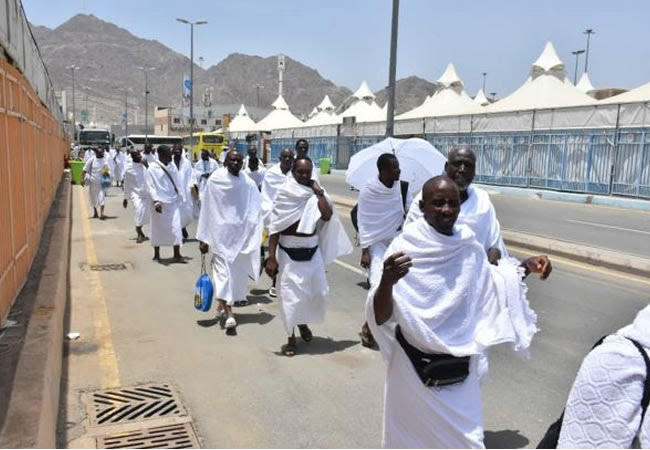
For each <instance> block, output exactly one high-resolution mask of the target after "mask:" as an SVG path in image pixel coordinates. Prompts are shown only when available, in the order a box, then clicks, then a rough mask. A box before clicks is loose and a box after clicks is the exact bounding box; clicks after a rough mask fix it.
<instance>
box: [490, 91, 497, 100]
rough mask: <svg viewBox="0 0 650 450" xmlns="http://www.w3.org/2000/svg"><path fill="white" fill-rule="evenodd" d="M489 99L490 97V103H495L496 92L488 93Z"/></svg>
mask: <svg viewBox="0 0 650 450" xmlns="http://www.w3.org/2000/svg"><path fill="white" fill-rule="evenodd" d="M490 97H492V101H495V100H496V99H497V93H496V92H490Z"/></svg>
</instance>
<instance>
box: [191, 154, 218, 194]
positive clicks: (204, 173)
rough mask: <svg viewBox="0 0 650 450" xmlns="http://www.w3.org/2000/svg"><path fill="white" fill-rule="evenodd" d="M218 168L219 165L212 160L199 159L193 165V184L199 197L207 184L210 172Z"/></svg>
mask: <svg viewBox="0 0 650 450" xmlns="http://www.w3.org/2000/svg"><path fill="white" fill-rule="evenodd" d="M218 168H219V163H217V162H216V161H215V160H214V159H212V158H208V160H207V161H205V160H203V159H199V160H198V161H197V162H196V164H194V183H196V185H197V186H198V187H199V195H201V194H202V193H203V190H204V189H205V186H206V185H207V184H208V178H209V177H210V175H212V172H214V171H215V170H217V169H218Z"/></svg>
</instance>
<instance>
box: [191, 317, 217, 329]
mask: <svg viewBox="0 0 650 450" xmlns="http://www.w3.org/2000/svg"><path fill="white" fill-rule="evenodd" d="M220 320H221V319H217V318H216V317H213V318H212V319H201V320H197V321H196V324H197V325H198V326H200V327H203V328H210V327H213V326H215V325H216V324H218V323H219V321H220Z"/></svg>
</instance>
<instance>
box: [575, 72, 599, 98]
mask: <svg viewBox="0 0 650 450" xmlns="http://www.w3.org/2000/svg"><path fill="white" fill-rule="evenodd" d="M576 87H577V88H578V89H580V90H581V91H582V92H584V93H586V94H588V93H590V92H591V91H594V90H595V89H596V88H594V85H593V84H591V80H590V79H589V75H588V74H587V72H584V73H583V74H582V76H581V77H580V81H578V84H576Z"/></svg>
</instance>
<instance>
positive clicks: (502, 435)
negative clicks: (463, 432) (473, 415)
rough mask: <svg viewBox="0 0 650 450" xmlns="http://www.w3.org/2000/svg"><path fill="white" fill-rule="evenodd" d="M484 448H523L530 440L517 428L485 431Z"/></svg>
mask: <svg viewBox="0 0 650 450" xmlns="http://www.w3.org/2000/svg"><path fill="white" fill-rule="evenodd" d="M483 443H484V444H485V447H486V448H524V447H527V446H528V444H529V443H530V440H529V439H528V438H527V437H526V436H524V435H522V434H521V433H519V430H501V431H486V432H485V436H484V439H483Z"/></svg>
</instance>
